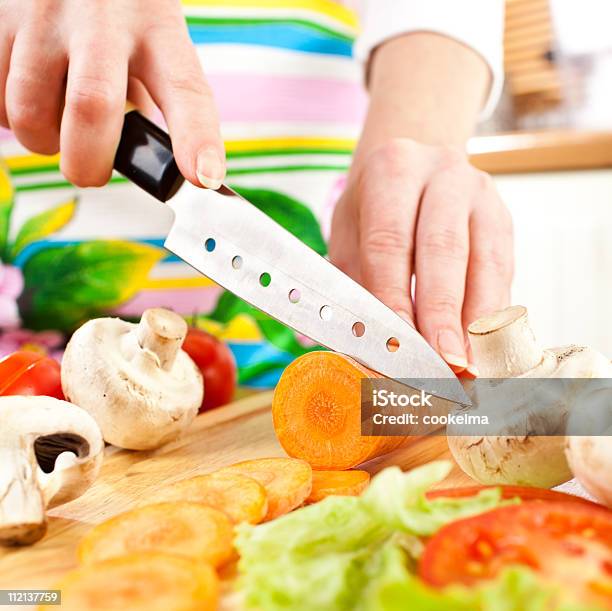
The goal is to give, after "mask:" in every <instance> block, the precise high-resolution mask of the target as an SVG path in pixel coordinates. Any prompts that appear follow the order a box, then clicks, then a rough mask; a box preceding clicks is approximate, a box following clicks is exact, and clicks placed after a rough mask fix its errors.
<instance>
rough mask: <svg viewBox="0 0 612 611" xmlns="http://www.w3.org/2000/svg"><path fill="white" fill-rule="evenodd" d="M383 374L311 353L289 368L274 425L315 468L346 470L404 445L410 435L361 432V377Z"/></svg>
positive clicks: (279, 389)
mask: <svg viewBox="0 0 612 611" xmlns="http://www.w3.org/2000/svg"><path fill="white" fill-rule="evenodd" d="M373 377H380V375H379V374H376V373H375V372H373V371H370V370H369V369H367V368H366V367H363V366H362V365H360V364H359V363H357V362H356V361H354V360H353V359H351V358H349V357H348V356H344V355H343V354H336V353H334V352H310V353H308V354H305V355H304V356H301V357H299V358H298V359H296V360H294V361H293V362H292V363H291V364H290V365H289V366H288V367H287V368H286V369H285V371H284V372H283V374H282V376H281V379H280V380H279V383H278V385H277V386H276V390H275V391H274V399H273V401H272V418H273V420H274V429H275V431H276V436H277V437H278V440H279V442H280V444H281V445H282V446H283V448H284V449H285V451H286V452H287V454H289V456H293V457H295V458H301V459H302V460H305V461H307V462H308V463H310V464H311V465H312V467H313V468H314V469H324V470H338V469H339V470H345V469H351V468H352V467H356V466H357V465H360V464H361V463H364V462H366V461H367V460H370V459H372V458H375V457H377V456H382V455H383V454H386V453H388V452H391V451H392V450H395V449H396V448H397V447H399V446H400V445H401V444H402V443H403V441H404V439H405V438H404V437H392V436H389V437H382V436H362V435H361V380H362V379H364V378H373Z"/></svg>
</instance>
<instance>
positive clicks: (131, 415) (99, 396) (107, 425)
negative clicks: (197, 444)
mask: <svg viewBox="0 0 612 611" xmlns="http://www.w3.org/2000/svg"><path fill="white" fill-rule="evenodd" d="M186 334H187V324H186V323H185V321H184V320H183V318H182V317H181V316H179V315H178V314H175V313H174V312H171V311H169V310H164V309H162V308H153V309H150V310H146V311H145V312H144V313H143V315H142V318H141V320H140V322H139V323H138V324H134V323H129V322H126V321H124V320H121V319H119V318H97V319H94V320H90V321H89V322H87V323H85V324H84V325H83V326H82V327H80V328H79V329H78V330H77V331H76V332H75V333H74V335H73V336H72V338H71V339H70V342H69V343H68V346H67V347H66V352H65V354H64V358H63V360H62V388H63V391H64V395H65V396H66V398H67V399H69V400H71V401H73V402H74V403H76V404H78V405H79V406H81V407H82V408H83V409H85V410H86V411H87V412H89V413H90V414H91V415H92V416H93V417H94V418H95V420H96V422H97V423H98V425H99V426H100V428H101V429H102V434H103V436H104V439H105V440H106V441H107V442H108V443H111V444H113V445H116V446H118V447H120V448H126V449H130V450H150V449H154V448H157V447H159V446H161V445H163V444H164V443H166V442H168V441H170V440H172V439H174V438H175V437H177V436H178V435H179V434H180V433H181V432H182V431H183V430H185V429H186V428H187V427H188V426H189V424H190V423H191V422H192V421H193V419H194V418H195V416H196V414H197V412H198V408H199V407H200V405H201V403H202V397H203V393H204V384H203V380H202V375H201V374H200V371H199V370H198V368H197V367H196V365H195V363H194V362H193V361H192V360H191V358H190V357H189V356H188V355H187V354H186V353H185V352H184V351H183V350H182V349H181V346H182V345H183V341H184V339H185V336H186Z"/></svg>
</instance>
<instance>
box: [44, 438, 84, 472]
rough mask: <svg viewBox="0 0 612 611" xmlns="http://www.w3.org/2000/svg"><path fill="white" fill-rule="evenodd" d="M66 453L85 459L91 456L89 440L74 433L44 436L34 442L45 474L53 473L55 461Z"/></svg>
mask: <svg viewBox="0 0 612 611" xmlns="http://www.w3.org/2000/svg"><path fill="white" fill-rule="evenodd" d="M64 452H70V453H72V454H74V455H75V456H76V457H77V458H83V457H84V456H87V455H88V454H89V443H88V442H87V439H84V438H83V437H80V436H79V435H75V434H73V433H55V434H53V435H43V436H42V437H39V438H38V439H36V441H34V454H35V456H36V461H37V462H38V466H39V467H40V468H41V469H42V471H43V473H52V472H53V469H54V468H55V460H56V459H57V457H58V456H59V455H60V454H63V453H64Z"/></svg>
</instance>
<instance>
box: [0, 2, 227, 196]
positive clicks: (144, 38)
mask: <svg viewBox="0 0 612 611" xmlns="http://www.w3.org/2000/svg"><path fill="white" fill-rule="evenodd" d="M128 95H129V97H130V99H131V100H132V101H134V102H135V103H136V104H138V105H141V104H143V103H146V100H147V99H149V103H150V98H152V100H153V101H154V103H155V104H156V105H157V106H158V107H159V108H160V109H161V111H162V113H163V115H164V118H165V120H166V122H167V124H168V128H169V130H170V135H171V137H172V140H173V142H174V143H175V155H176V160H177V163H178V166H179V168H180V170H181V172H182V173H183V174H184V175H185V177H186V178H187V179H188V180H190V181H191V182H192V183H194V184H195V185H203V186H206V187H211V188H218V187H219V186H220V184H221V182H222V181H223V179H224V176H225V153H224V149H223V143H222V140H221V136H220V133H219V126H218V120H217V113H216V110H215V105H214V102H213V97H212V94H211V91H210V88H209V86H208V85H207V83H206V80H205V79H204V75H203V74H202V70H201V68H200V63H199V60H198V57H197V54H196V51H195V48H194V46H193V45H192V43H191V41H190V39H189V35H188V32H187V28H186V25H185V20H184V18H183V15H182V13H181V6H180V2H179V0H104V1H103V2H102V1H101V2H87V1H83V0H61V1H59V0H2V1H0V125H3V126H4V127H9V128H10V129H12V130H13V132H14V133H15V135H16V137H17V138H18V139H19V141H20V142H21V143H22V144H23V145H24V146H25V147H27V148H28V149H30V150H32V151H34V152H36V153H42V154H47V155H48V154H53V153H56V152H57V151H58V150H59V149H60V148H61V151H62V157H61V170H62V172H63V173H64V175H65V176H66V178H68V180H70V181H72V182H73V183H74V184H76V185H78V186H81V187H89V186H99V185H103V184H105V183H106V182H107V181H108V179H109V178H110V175H111V171H112V165H113V159H114V156H115V151H116V148H117V144H118V142H119V137H120V134H121V127H122V124H123V114H124V109H125V102H126V98H127V97H128ZM149 96H150V98H149Z"/></svg>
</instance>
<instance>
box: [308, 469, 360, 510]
mask: <svg viewBox="0 0 612 611" xmlns="http://www.w3.org/2000/svg"><path fill="white" fill-rule="evenodd" d="M369 483H370V474H369V473H368V472H367V471H313V472H312V490H311V492H310V496H309V497H308V498H307V499H306V502H307V503H317V502H318V501H322V500H323V499H324V498H325V497H327V496H359V495H360V494H361V493H362V492H363V491H364V490H365V489H366V488H367V487H368V484H369Z"/></svg>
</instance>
